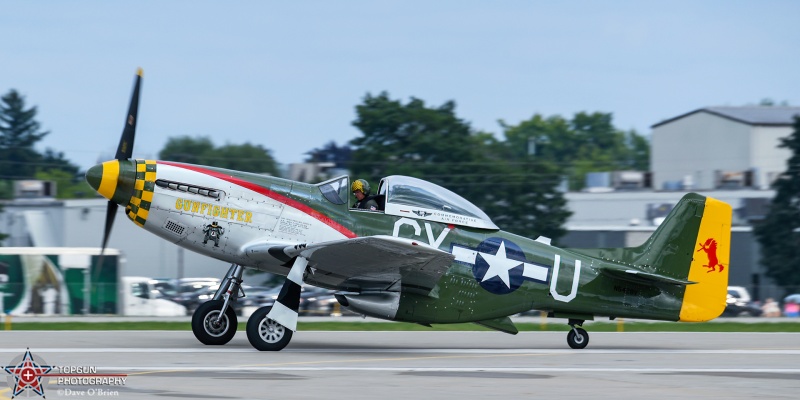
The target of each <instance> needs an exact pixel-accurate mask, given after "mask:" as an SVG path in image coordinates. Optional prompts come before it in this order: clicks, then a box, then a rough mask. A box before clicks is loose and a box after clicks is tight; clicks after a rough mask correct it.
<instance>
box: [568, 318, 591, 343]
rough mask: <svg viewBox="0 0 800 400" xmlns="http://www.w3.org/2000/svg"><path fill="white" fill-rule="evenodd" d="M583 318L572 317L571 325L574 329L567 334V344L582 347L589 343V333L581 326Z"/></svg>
mask: <svg viewBox="0 0 800 400" xmlns="http://www.w3.org/2000/svg"><path fill="white" fill-rule="evenodd" d="M583 322H584V321H583V320H580V319H570V320H569V326H571V327H572V329H571V330H570V331H569V333H568V334H567V344H569V347H572V348H573V349H582V348H584V347H586V345H588V344H589V333H588V332H586V330H585V329H583V328H580V326H582V325H583Z"/></svg>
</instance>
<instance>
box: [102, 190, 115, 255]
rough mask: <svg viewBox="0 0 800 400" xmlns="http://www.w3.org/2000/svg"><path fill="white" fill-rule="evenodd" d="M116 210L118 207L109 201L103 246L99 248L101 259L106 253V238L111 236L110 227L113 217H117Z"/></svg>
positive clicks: (112, 223)
mask: <svg viewBox="0 0 800 400" xmlns="http://www.w3.org/2000/svg"><path fill="white" fill-rule="evenodd" d="M117 208H119V205H117V203H114V202H113V201H110V200H109V202H108V208H106V229H105V231H104V232H103V246H102V247H101V248H100V257H101V258H102V257H103V253H104V252H105V251H106V245H107V244H108V237H109V236H111V226H113V225H114V217H116V216H117Z"/></svg>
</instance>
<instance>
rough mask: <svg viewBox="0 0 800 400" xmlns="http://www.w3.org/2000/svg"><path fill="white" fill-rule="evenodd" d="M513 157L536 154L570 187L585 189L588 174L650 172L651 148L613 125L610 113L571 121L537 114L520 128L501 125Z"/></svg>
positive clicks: (586, 114)
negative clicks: (558, 173) (625, 171)
mask: <svg viewBox="0 0 800 400" xmlns="http://www.w3.org/2000/svg"><path fill="white" fill-rule="evenodd" d="M500 125H501V126H502V127H503V130H504V133H505V136H506V140H507V141H508V142H509V144H510V145H511V146H512V147H513V149H514V151H513V152H512V154H511V155H512V156H515V157H520V156H522V155H526V154H529V153H530V154H535V156H536V157H537V158H538V159H542V160H546V161H549V162H551V163H553V164H555V165H557V166H558V167H559V168H560V169H561V170H563V171H564V175H567V176H568V177H569V187H570V189H572V190H579V189H581V188H583V186H584V180H585V176H586V173H588V172H604V171H615V170H638V171H647V170H648V169H649V162H650V161H649V160H650V146H649V143H648V141H647V139H646V138H645V137H643V136H641V135H639V134H637V133H636V132H635V131H628V132H624V131H621V130H618V129H616V128H615V127H614V126H613V124H612V114H610V113H599V112H595V113H591V114H589V113H585V112H580V113H577V114H575V115H574V116H573V118H572V119H571V120H566V119H564V118H563V117H561V116H552V117H548V118H545V117H543V116H542V115H539V114H536V115H534V116H533V117H531V118H530V119H528V120H525V121H522V122H520V123H519V124H517V125H508V124H506V123H505V122H504V121H500Z"/></svg>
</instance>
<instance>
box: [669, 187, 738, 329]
mask: <svg viewBox="0 0 800 400" xmlns="http://www.w3.org/2000/svg"><path fill="white" fill-rule="evenodd" d="M702 213H703V214H702V220H701V221H700V229H699V230H698V232H697V240H696V241H695V243H696V245H695V248H694V250H693V253H694V256H693V257H692V263H691V265H690V267H689V276H688V280H690V281H692V282H697V283H695V284H693V285H688V286H687V287H686V291H685V293H684V294H683V302H682V304H681V311H680V321H683V322H700V321H708V320H712V319H714V318H717V317H719V316H720V315H721V314H722V312H723V311H724V310H725V305H726V300H727V293H728V272H729V268H728V267H729V265H730V264H729V262H730V252H731V216H732V209H731V206H730V205H729V204H727V203H724V202H722V201H719V200H717V199H714V198H711V197H706V199H705V204H704V207H703V211H702Z"/></svg>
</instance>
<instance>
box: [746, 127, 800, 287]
mask: <svg viewBox="0 0 800 400" xmlns="http://www.w3.org/2000/svg"><path fill="white" fill-rule="evenodd" d="M793 127H794V132H792V134H791V135H789V136H787V137H785V138H783V139H781V144H780V145H779V147H783V148H786V149H789V150H791V152H792V156H791V157H790V158H789V161H788V165H787V169H786V171H785V172H783V173H782V174H781V175H780V176H779V177H778V179H776V180H775V182H774V183H773V184H772V188H773V189H775V198H774V199H772V203H771V204H770V207H769V211H768V212H767V215H766V217H765V218H764V220H763V221H761V222H760V223H758V224H757V225H756V226H755V229H754V233H755V235H756V238H757V239H758V242H759V243H760V244H761V264H762V265H764V267H765V268H766V274H767V276H769V277H770V278H772V279H773V280H774V281H775V282H776V283H777V284H778V285H780V286H782V287H784V288H785V289H786V290H787V292H788V291H791V290H798V289H800V268H797V266H798V265H800V229H799V228H800V117H798V116H796V117H795V120H794V126H793Z"/></svg>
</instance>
